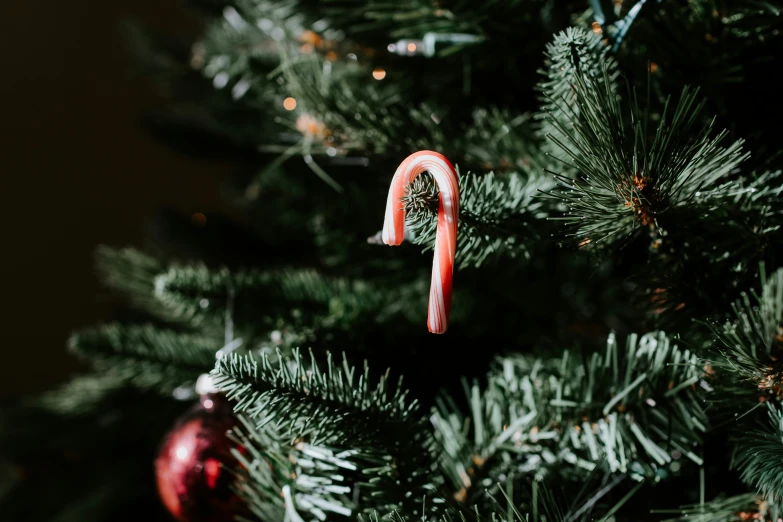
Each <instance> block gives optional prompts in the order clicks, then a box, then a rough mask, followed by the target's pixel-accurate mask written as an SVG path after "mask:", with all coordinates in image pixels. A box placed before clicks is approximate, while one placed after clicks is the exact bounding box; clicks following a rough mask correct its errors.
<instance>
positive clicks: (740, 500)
mask: <svg viewBox="0 0 783 522" xmlns="http://www.w3.org/2000/svg"><path fill="white" fill-rule="evenodd" d="M765 504H766V503H765V502H763V501H762V499H760V498H759V497H758V496H756V495H754V494H751V493H745V494H741V495H735V496H733V497H727V498H724V497H718V498H715V499H713V500H710V501H709V502H705V503H703V504H692V505H689V506H682V507H681V508H679V509H677V510H671V511H670V510H656V511H655V513H661V514H671V513H676V514H678V515H680V516H679V517H677V518H667V519H666V520H664V521H662V522H692V521H697V522H740V521H742V520H759V521H766V520H770V521H774V520H777V516H775V515H773V516H771V517H770V518H767V517H768V516H770V515H771V514H772V513H774V512H775V508H774V507H773V508H772V513H770V511H769V510H768V508H769V506H765ZM740 513H746V514H749V515H750V516H751V517H753V515H758V516H756V517H753V518H746V519H743V518H741V517H740ZM759 517H761V518H759Z"/></svg>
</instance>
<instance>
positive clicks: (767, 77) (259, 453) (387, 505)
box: [0, 0, 783, 522]
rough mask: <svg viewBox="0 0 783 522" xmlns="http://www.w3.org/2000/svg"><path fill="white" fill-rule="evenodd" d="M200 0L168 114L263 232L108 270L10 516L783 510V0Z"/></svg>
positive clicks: (152, 126)
mask: <svg viewBox="0 0 783 522" xmlns="http://www.w3.org/2000/svg"><path fill="white" fill-rule="evenodd" d="M189 3H190V4H191V7H192V9H193V10H194V12H195V13H197V14H198V16H199V17H201V19H202V20H203V25H204V30H203V33H202V34H201V36H200V38H199V39H198V40H197V41H195V42H184V41H179V40H175V39H172V38H171V37H170V36H169V35H165V34H158V33H155V32H154V31H152V30H150V29H148V28H146V27H144V26H141V25H139V24H129V25H128V26H127V27H125V31H126V37H127V41H128V43H129V46H128V47H129V50H130V51H131V52H133V53H134V57H135V58H136V60H137V63H138V64H139V66H140V67H141V68H142V70H143V71H144V73H145V74H146V75H147V76H148V78H149V81H150V82H152V83H154V84H155V85H157V86H159V87H160V88H161V89H160V91H161V96H162V97H163V98H162V99H163V100H164V101H165V103H163V104H162V106H161V107H158V108H156V109H155V110H150V111H149V113H147V114H146V115H144V123H145V124H146V126H147V128H148V129H149V131H150V132H152V133H154V134H155V135H156V136H159V137H160V138H161V139H162V140H165V141H166V142H167V143H168V144H170V145H171V146H172V147H175V148H176V149H177V150H179V151H181V152H185V153H187V154H191V155H193V156H195V157H198V158H201V159H203V160H204V161H209V160H210V159H212V158H233V159H234V160H236V161H238V162H240V163H241V165H242V168H239V169H237V170H236V171H234V172H233V173H232V174H231V175H230V176H227V177H226V179H225V180H224V181H225V187H226V188H225V198H227V199H228V200H230V201H231V202H232V203H233V205H234V207H235V209H236V212H235V213H234V214H233V215H232V216H230V217H228V216H218V215H207V216H204V215H196V216H178V215H166V216H165V219H162V220H161V221H160V222H158V223H157V225H158V226H156V227H155V229H154V230H155V233H154V234H152V235H151V237H150V238H149V242H148V244H144V245H133V246H125V245H112V246H102V247H100V248H99V249H98V251H97V254H96V261H97V263H96V265H97V268H98V270H97V272H98V274H99V275H100V277H102V279H103V281H104V282H105V284H106V287H107V289H108V290H109V291H111V292H113V293H116V294H119V295H122V296H124V299H125V302H126V303H127V307H126V308H125V309H124V310H123V312H122V313H121V314H118V316H117V321H115V322H113V323H110V324H102V325H96V326H95V327H94V328H91V329H88V330H83V331H77V332H75V333H74V334H73V336H72V338H71V340H70V343H69V349H70V350H71V351H72V352H73V354H74V355H75V356H76V357H79V358H82V359H83V360H85V361H89V362H90V364H91V365H92V367H93V370H92V371H90V372H86V373H83V374H80V375H77V376H75V377H74V378H73V379H72V380H71V381H69V382H68V383H66V384H65V385H63V386H61V387H59V388H57V389H53V390H51V391H50V392H47V393H45V394H44V395H42V396H38V397H33V398H30V399H28V400H25V401H24V402H23V403H21V404H18V405H14V406H13V407H10V406H9V407H5V408H4V409H3V410H2V412H1V414H2V417H0V466H2V467H3V469H4V471H5V473H3V478H2V479H0V520H2V521H3V522H17V521H21V520H36V521H52V522H55V521H56V522H71V521H74V522H75V521H109V520H111V521H113V522H116V521H124V520H139V519H140V518H141V519H143V520H149V521H155V520H161V521H164V520H171V519H172V515H173V516H174V517H175V518H177V519H179V520H186V521H199V520H211V521H218V520H231V519H233V518H237V519H240V520H249V521H261V522H280V521H285V522H305V521H306V522H315V521H319V522H336V521H341V520H349V519H359V520H371V521H374V520H387V519H391V520H394V521H400V522H401V521H406V520H410V521H412V520H424V521H446V522H452V521H453V522H458V521H461V520H464V521H467V520H495V521H500V520H504V521H507V522H517V521H519V522H523V521H524V522H528V521H529V522H539V521H546V522H582V521H589V520H596V521H605V522H609V521H618V522H619V521H629V522H634V521H648V520H649V521H653V520H660V521H663V520H669V521H674V520H697V521H702V522H734V521H744V520H756V521H766V522H774V521H778V520H780V519H781V517H783V509H782V508H781V507H780V498H781V496H783V404H782V403H781V399H783V362H781V361H783V357H782V356H783V266H780V264H779V260H780V259H781V255H783V229H781V225H783V204H782V203H781V200H780V196H781V192H782V191H783V177H782V174H781V168H782V167H783V158H781V157H780V155H779V154H778V150H777V148H778V146H777V145H776V143H777V141H778V137H777V136H778V126H779V122H780V121H781V119H782V117H783V104H780V103H778V102H775V100H776V99H777V96H778V95H779V86H778V84H777V82H775V81H774V80H773V75H774V74H775V71H776V69H775V68H776V67H777V66H778V65H780V58H779V56H780V52H781V50H783V45H782V42H781V35H780V31H781V29H783V16H781V9H783V4H780V3H779V2H777V1H770V2H766V1H756V0H736V1H733V2H723V1H716V0H689V1H684V0H681V1H678V0H656V1H653V0H638V1H633V0H628V1H623V0H614V1H612V2H607V1H604V0H590V1H589V2H582V1H580V2H564V1H561V0H541V1H533V0H524V1H523V0H483V1H467V0H465V1H459V0H399V1H395V2H392V1H388V2H383V1H379V0H324V1H312V0H281V1H263V0H233V1H223V0H193V1H192V2H189ZM421 150H428V151H434V152H431V153H427V154H426V155H424V156H421V155H420V156H414V159H413V160H407V161H413V163H407V162H406V163H403V162H404V161H405V160H406V158H408V157H409V156H410V155H411V154H413V153H415V152H417V151H421ZM415 158H419V159H418V160H417V159H415ZM422 158H424V159H422ZM433 158H434V159H433ZM417 161H418V162H419V163H416V162H417ZM401 164H403V167H401V169H400V173H401V174H400V176H402V177H399V178H398V177H395V178H394V180H395V181H394V182H393V181H392V180H393V177H394V174H395V171H397V169H398V167H399V166H400V165H401ZM452 164H453V165H454V168H453V170H452ZM405 165H407V166H408V167H410V169H413V170H410V171H409V170H405V169H406V168H408V167H405ZM412 165H413V166H412ZM415 166H418V167H420V168H419V169H418V170H415V168H414V167H415ZM414 170H415V172H414ZM419 171H421V172H419ZM416 174H419V175H416ZM444 180H445V181H444ZM390 185H391V186H392V189H391V191H390ZM395 187H396V188H395ZM395 190H396V192H395ZM387 198H388V203H389V209H388V210H387V211H385V208H386V204H387ZM449 212H453V213H454V214H453V215H451V214H449ZM403 215H404V219H405V220H404V236H405V241H402V244H401V245H400V246H399V247H398V248H396V249H391V248H387V247H386V246H384V242H386V243H399V242H400V241H401V236H402V235H403V230H402V228H399V229H397V230H394V229H392V228H389V227H391V224H390V223H391V221H393V218H394V217H395V216H396V218H398V219H402V218H401V216H403ZM385 216H386V218H387V221H388V223H387V228H384V217H385ZM389 216H391V217H389ZM399 223H400V227H402V222H401V221H400V222H399ZM449 227H452V228H449ZM382 229H383V230H382ZM395 234H396V236H395ZM455 236H456V242H454V237H455ZM450 249H452V250H450ZM433 256H434V263H435V265H434V266H433V265H431V260H430V258H431V257H433ZM452 264H453V266H454V270H453V282H452V273H451V271H450V267H451V265H452ZM431 275H432V285H433V287H432V288H433V289H434V290H433V292H434V293H433V294H430V293H429V292H428V288H430V286H429V285H430V282H431ZM452 283H453V307H450V302H449V300H450V295H451V294H450V292H451V290H450V289H451V288H452ZM428 310H430V324H429V326H430V329H431V330H433V331H438V332H443V331H444V330H446V325H448V329H447V331H445V333H443V335H434V334H433V333H430V332H428V322H427V311H428ZM433 317H435V319H433ZM433 321H434V322H435V323H433ZM14 371H35V369H34V368H30V369H19V368H17V369H14ZM403 376H404V380H403Z"/></svg>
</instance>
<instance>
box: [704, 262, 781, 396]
mask: <svg viewBox="0 0 783 522" xmlns="http://www.w3.org/2000/svg"><path fill="white" fill-rule="evenodd" d="M732 308H733V310H734V320H733V321H732V322H727V323H725V324H724V325H722V326H721V325H719V324H717V323H715V322H712V323H708V326H709V327H710V328H711V330H712V333H713V336H714V338H715V341H716V350H717V357H714V358H713V360H712V364H713V365H714V366H715V367H716V369H718V370H720V375H719V376H718V378H719V379H721V380H722V381H723V383H722V386H721V392H722V395H725V396H727V397H730V398H729V399H727V400H730V404H731V406H733V407H736V405H737V401H736V397H738V396H739V397H741V398H745V399H748V398H750V399H751V400H750V403H751V404H754V403H757V402H758V399H763V400H772V401H777V400H779V399H780V397H781V395H782V394H783V376H781V375H782V374H781V372H783V369H782V368H781V367H780V365H779V363H778V358H779V354H780V353H781V349H783V269H779V270H777V271H776V272H775V273H774V274H772V276H771V277H770V278H769V279H767V278H766V274H765V271H764V266H763V265H762V266H761V292H760V293H759V292H757V291H755V290H753V291H751V294H750V295H748V294H745V293H743V295H742V298H741V299H740V300H739V301H737V302H736V303H734V304H733V306H732ZM740 404H742V403H740ZM745 404H747V403H745Z"/></svg>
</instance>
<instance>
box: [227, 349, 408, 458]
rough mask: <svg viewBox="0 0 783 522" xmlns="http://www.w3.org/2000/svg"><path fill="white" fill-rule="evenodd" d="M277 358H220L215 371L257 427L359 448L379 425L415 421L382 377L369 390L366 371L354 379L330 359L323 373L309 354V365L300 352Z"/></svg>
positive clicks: (349, 371) (405, 403)
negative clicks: (269, 425)
mask: <svg viewBox="0 0 783 522" xmlns="http://www.w3.org/2000/svg"><path fill="white" fill-rule="evenodd" d="M278 358H279V362H278V365H277V366H276V367H275V366H273V365H272V363H270V361H269V358H268V357H267V356H265V355H263V356H262V357H261V360H260V364H259V362H257V361H256V360H255V359H253V358H251V357H249V356H230V357H223V358H220V359H218V362H217V365H216V366H215V369H214V370H213V376H214V378H215V384H216V386H218V388H220V390H221V391H223V392H225V393H226V394H227V395H228V397H229V398H230V399H232V400H235V401H236V406H235V409H236V410H237V411H241V412H246V413H247V414H248V416H249V417H250V418H253V419H259V427H262V426H263V425H264V424H266V423H268V422H272V421H273V420H274V421H276V429H278V430H280V431H281V432H283V433H285V434H286V435H288V436H290V437H291V438H292V439H296V438H307V440H308V441H310V442H311V443H314V444H315V443H320V442H325V443H330V442H334V441H336V440H339V439H342V440H345V439H346V438H348V439H349V440H351V442H352V443H353V444H356V445H361V444H362V437H363V436H368V437H370V438H371V437H374V436H376V434H377V430H380V429H384V426H383V425H382V424H386V425H387V427H388V426H392V425H399V426H404V425H406V424H407V423H408V422H410V421H411V419H416V417H417V411H418V407H417V405H416V402H415V401H409V399H408V397H407V395H408V393H407V391H405V390H403V389H402V388H400V386H399V385H398V386H397V387H393V386H390V385H389V384H388V383H387V381H386V378H385V377H381V379H380V380H379V382H378V384H377V386H375V387H371V384H370V382H369V380H370V377H369V369H368V368H367V367H365V369H364V372H363V374H362V375H361V376H360V377H357V376H356V370H355V369H354V368H353V367H351V366H350V365H349V364H348V362H347V360H345V359H344V360H343V364H342V367H340V366H337V365H335V363H334V362H333V361H332V358H331V355H330V356H329V357H328V359H327V367H326V371H325V372H322V371H321V370H320V369H319V367H318V365H317V364H316V362H315V358H314V356H313V355H312V354H310V364H307V363H306V362H305V361H304V360H303V359H302V357H301V355H300V354H299V351H298V350H295V351H294V355H293V357H291V358H286V357H283V356H282V355H278ZM359 418H362V419H363V422H362V423H361V425H358V422H357V420H358V419H359ZM307 419H309V420H307ZM378 423H382V424H381V425H379V424H378ZM349 435H350V436H349ZM357 437H358V438H357Z"/></svg>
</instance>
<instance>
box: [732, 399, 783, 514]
mask: <svg viewBox="0 0 783 522" xmlns="http://www.w3.org/2000/svg"><path fill="white" fill-rule="evenodd" d="M767 413H768V414H769V424H768V425H767V426H766V427H765V429H764V430H763V431H761V430H756V431H753V432H750V433H747V434H744V435H742V436H741V437H740V438H738V440H737V458H736V462H735V465H736V467H737V468H738V469H739V470H740V472H741V478H742V480H743V481H744V482H745V483H746V484H748V485H749V486H752V487H754V488H756V490H757V491H758V492H759V493H760V494H761V495H762V496H763V497H764V498H765V499H768V500H770V501H773V502H777V501H779V500H780V499H782V498H783V413H781V410H780V407H779V406H778V405H773V404H769V403H768V404H767Z"/></svg>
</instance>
